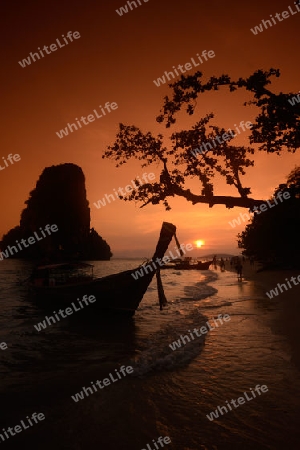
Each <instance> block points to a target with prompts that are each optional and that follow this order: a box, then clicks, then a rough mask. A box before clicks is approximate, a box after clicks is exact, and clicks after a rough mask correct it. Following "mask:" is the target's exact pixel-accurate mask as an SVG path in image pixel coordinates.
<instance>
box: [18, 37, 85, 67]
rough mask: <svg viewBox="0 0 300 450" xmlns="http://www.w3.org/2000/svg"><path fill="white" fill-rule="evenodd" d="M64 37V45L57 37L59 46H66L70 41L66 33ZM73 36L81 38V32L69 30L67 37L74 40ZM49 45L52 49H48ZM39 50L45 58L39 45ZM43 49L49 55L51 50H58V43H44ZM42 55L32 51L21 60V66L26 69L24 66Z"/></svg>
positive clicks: (71, 40)
mask: <svg viewBox="0 0 300 450" xmlns="http://www.w3.org/2000/svg"><path fill="white" fill-rule="evenodd" d="M62 37H63V39H64V41H65V44H63V45H62V44H61V42H60V40H59V39H56V42H57V44H58V45H59V48H62V47H65V46H66V45H68V44H69V42H68V41H67V39H66V38H65V35H64V34H63V35H62ZM72 37H73V38H74V39H79V38H80V34H79V33H78V31H74V32H72V31H69V32H68V33H67V38H68V39H69V40H70V42H73V39H72ZM49 47H50V51H48V48H49ZM38 50H39V52H40V55H41V56H42V58H44V57H45V55H44V53H43V51H42V50H41V49H40V47H38ZM43 50H44V52H45V53H46V54H47V55H50V53H51V52H56V50H57V45H56V44H51V45H50V46H47V45H44V47H43ZM40 55H39V54H38V53H32V52H30V53H29V56H28V57H27V58H25V59H23V60H22V61H19V64H20V66H21V67H22V68H23V69H24V67H26V64H27V66H30V64H31V60H32V61H33V62H35V61H36V60H35V58H38V59H41V57H40Z"/></svg>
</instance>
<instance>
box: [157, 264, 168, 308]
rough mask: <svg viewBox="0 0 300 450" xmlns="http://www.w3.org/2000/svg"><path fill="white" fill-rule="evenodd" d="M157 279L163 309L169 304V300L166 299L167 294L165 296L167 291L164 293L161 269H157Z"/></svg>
mask: <svg viewBox="0 0 300 450" xmlns="http://www.w3.org/2000/svg"><path fill="white" fill-rule="evenodd" d="M156 281H157V291H158V298H159V306H160V310H162V309H163V307H164V306H166V305H167V304H168V300H167V299H166V296H165V293H164V288H163V285H162V281H161V276H160V270H159V269H157V271H156Z"/></svg>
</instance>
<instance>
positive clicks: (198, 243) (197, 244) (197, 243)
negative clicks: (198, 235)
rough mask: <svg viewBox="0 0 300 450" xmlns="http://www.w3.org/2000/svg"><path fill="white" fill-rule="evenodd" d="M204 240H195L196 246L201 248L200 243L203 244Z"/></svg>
mask: <svg viewBox="0 0 300 450" xmlns="http://www.w3.org/2000/svg"><path fill="white" fill-rule="evenodd" d="M204 243H205V242H204V241H196V247H197V248H201V247H202V245H204Z"/></svg>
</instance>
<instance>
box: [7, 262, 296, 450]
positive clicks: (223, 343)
mask: <svg viewBox="0 0 300 450" xmlns="http://www.w3.org/2000/svg"><path fill="white" fill-rule="evenodd" d="M140 263H141V261H140V260H125V259H124V260H121V259H120V260H117V259H116V260H111V261H105V262H103V261H97V262H94V263H93V264H94V266H95V267H94V273H95V275H96V276H105V275H108V274H111V273H118V272H120V271H122V270H127V269H130V268H135V267H137V265H138V264H140ZM31 269H32V264H31V263H28V262H23V261H19V260H6V261H2V262H1V264H0V288H1V290H0V300H1V310H0V342H5V343H6V344H7V349H6V350H0V358H1V359H0V362H1V365H0V367H1V388H0V389H1V428H6V429H7V427H9V426H14V425H15V424H16V423H18V422H19V420H20V419H22V417H25V416H26V414H29V413H30V414H32V413H33V412H34V411H36V412H37V413H43V414H44V415H45V420H44V421H43V423H41V424H39V426H38V427H32V429H30V430H26V431H24V432H23V433H21V434H20V435H19V434H17V435H16V436H13V437H10V439H8V440H7V442H5V445H6V446H7V448H16V449H17V448H22V447H23V446H24V447H26V446H29V445H30V446H31V448H33V449H40V448H43V449H46V450H47V449H53V448H55V449H56V450H59V449H69V448H70V449H75V450H77V449H84V450H85V449H91V450H93V449H100V448H101V449H104V448H105V449H108V450H110V449H114V450H119V449H120V450H123V449H124V450H125V449H132V450H140V449H143V448H146V444H147V443H151V442H153V441H155V442H156V441H157V439H158V438H159V436H162V437H164V436H169V437H170V439H171V443H170V444H169V445H168V446H167V448H168V449H178V450H196V449H197V450H198V449H208V450H210V449H219V450H221V449H246V450H247V449H253V450H254V449H255V450H256V449H284V448H289V449H298V448H299V445H298V444H299V431H298V430H299V409H300V408H299V405H300V382H299V372H297V369H296V368H295V367H294V366H293V364H292V362H291V351H290V348H289V344H288V341H287V339H286V337H285V336H284V335H279V334H276V333H275V332H274V327H273V324H274V320H275V317H276V314H277V313H278V311H277V306H276V302H270V301H269V300H266V298H265V296H264V293H263V292H261V290H260V289H259V287H257V286H255V285H254V283H253V282H250V281H244V282H243V283H238V282H237V279H236V275H235V274H233V273H232V272H227V271H225V272H220V271H216V270H209V271H196V270H195V271H177V270H175V269H169V270H163V271H161V277H162V283H163V286H164V291H165V295H166V297H167V299H168V305H167V306H166V307H165V308H164V309H163V311H160V309H159V305H158V295H157V289H156V280H155V279H154V280H153V282H152V283H151V285H150V286H149V288H148V291H147V293H146V294H145V296H144V299H143V301H142V302H141V304H140V307H139V309H138V310H137V312H136V314H135V316H134V317H133V319H132V320H122V319H121V318H118V319H116V320H113V321H110V320H106V319H105V318H104V319H101V318H99V317H82V319H81V318H80V317H78V316H79V315H80V312H79V313H77V315H76V317H75V315H74V317H70V318H67V319H65V320H63V321H60V322H58V323H57V324H54V325H52V326H51V327H48V328H47V329H46V330H44V331H41V332H37V331H36V330H35V328H34V324H36V323H37V322H39V321H41V320H42V319H43V318H44V316H45V312H44V310H43V308H42V307H41V306H39V305H37V304H36V303H34V302H33V301H32V299H31V297H30V295H28V293H27V290H26V288H25V285H23V284H22V283H21V282H22V280H24V279H25V278H26V277H28V276H29V274H30V272H31ZM220 314H221V315H225V314H227V315H229V316H230V320H229V321H227V322H224V323H223V324H222V325H220V326H219V327H215V329H213V330H211V331H209V332H208V333H207V334H206V335H205V336H204V337H201V338H199V339H197V338H196V339H194V340H192V339H191V340H190V342H187V343H186V344H184V345H182V347H180V348H178V349H176V350H174V351H173V350H172V349H171V347H170V344H172V343H173V342H174V341H176V340H178V339H180V336H185V335H189V332H188V330H190V332H191V331H192V330H193V329H195V328H198V329H199V328H200V326H202V325H203V324H205V322H207V321H213V319H214V318H217V317H218V316H219V315H220ZM211 323H213V322H211ZM122 365H125V366H128V365H131V366H133V367H134V372H133V373H132V374H131V375H128V376H127V377H126V378H124V379H122V380H121V381H119V382H118V383H114V384H112V385H110V386H107V387H106V388H105V389H103V390H101V391H99V392H95V393H94V394H93V395H91V394H90V395H87V396H86V398H84V399H83V400H80V402H78V403H76V402H74V401H73V400H72V398H71V396H72V395H74V394H75V393H77V392H80V391H81V390H82V389H83V387H88V386H91V382H94V381H95V380H97V379H103V378H104V377H105V376H106V375H107V374H108V373H110V372H113V371H115V370H116V369H119V368H120V367H121V366H122ZM258 384H259V385H267V386H268V392H267V393H265V394H263V395H261V396H259V397H257V398H255V399H253V400H251V401H249V402H247V403H246V404H244V405H240V406H239V407H238V408H236V409H233V410H232V411H229V412H228V413H226V414H224V415H220V417H219V418H218V419H215V420H214V421H209V420H208V418H207V416H206V415H207V414H209V413H210V412H211V411H215V410H216V409H217V407H218V406H219V405H220V406H221V405H225V404H226V401H228V402H230V400H231V399H236V398H238V397H240V396H242V395H243V393H244V392H245V391H249V389H250V388H254V387H255V386H256V385H258ZM297 438H298V440H297ZM153 445H154V444H153ZM153 448H155V447H153Z"/></svg>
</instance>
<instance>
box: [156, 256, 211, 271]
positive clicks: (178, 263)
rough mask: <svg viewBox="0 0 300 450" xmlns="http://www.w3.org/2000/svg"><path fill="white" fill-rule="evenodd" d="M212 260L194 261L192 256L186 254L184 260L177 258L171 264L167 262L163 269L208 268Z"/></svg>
mask: <svg viewBox="0 0 300 450" xmlns="http://www.w3.org/2000/svg"><path fill="white" fill-rule="evenodd" d="M211 264H212V261H204V262H202V261H197V262H193V261H192V258H191V257H190V256H186V257H185V258H183V259H182V260H180V259H178V258H177V259H176V260H174V262H173V263H171V264H166V265H165V266H163V267H162V269H175V270H208V269H209V266H210V265H211Z"/></svg>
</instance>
